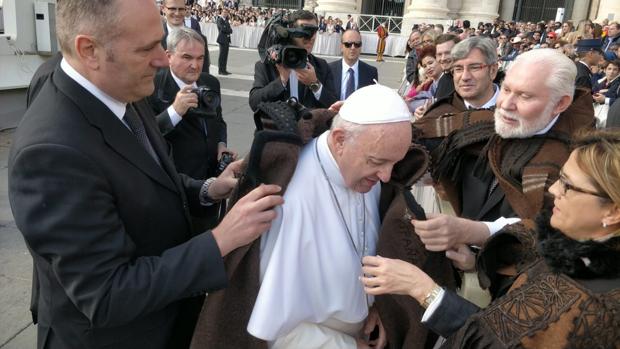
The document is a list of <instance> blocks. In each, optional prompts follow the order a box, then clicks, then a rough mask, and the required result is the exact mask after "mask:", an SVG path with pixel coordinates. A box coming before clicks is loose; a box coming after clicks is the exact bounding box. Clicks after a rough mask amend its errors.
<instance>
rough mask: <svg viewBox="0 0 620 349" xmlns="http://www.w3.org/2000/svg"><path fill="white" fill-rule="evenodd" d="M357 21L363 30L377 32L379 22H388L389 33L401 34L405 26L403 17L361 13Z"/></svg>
mask: <svg viewBox="0 0 620 349" xmlns="http://www.w3.org/2000/svg"><path fill="white" fill-rule="evenodd" d="M357 21H358V26H359V30H360V31H361V32H376V31H377V28H378V27H379V24H381V23H387V30H388V33H395V34H400V32H401V30H402V27H403V17H392V16H379V15H359V17H358V20H357Z"/></svg>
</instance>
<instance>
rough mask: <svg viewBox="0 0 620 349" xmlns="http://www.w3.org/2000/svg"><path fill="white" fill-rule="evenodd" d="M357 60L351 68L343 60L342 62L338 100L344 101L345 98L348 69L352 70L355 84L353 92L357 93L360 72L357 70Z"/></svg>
mask: <svg viewBox="0 0 620 349" xmlns="http://www.w3.org/2000/svg"><path fill="white" fill-rule="evenodd" d="M359 62H360V61H359V59H358V60H357V61H355V64H353V65H352V66H349V65H348V64H347V63H346V62H345V61H344V59H343V60H342V76H341V77H340V81H341V84H340V100H341V101H344V100H345V96H346V90H347V82H348V80H349V68H352V69H353V75H354V78H355V83H354V84H353V85H354V86H355V89H354V90H353V91H357V89H358V86H359V83H360V70H359Z"/></svg>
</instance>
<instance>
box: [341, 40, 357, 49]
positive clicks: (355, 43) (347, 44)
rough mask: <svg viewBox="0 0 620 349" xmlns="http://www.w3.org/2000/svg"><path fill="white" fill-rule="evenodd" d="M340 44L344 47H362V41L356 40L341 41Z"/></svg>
mask: <svg viewBox="0 0 620 349" xmlns="http://www.w3.org/2000/svg"><path fill="white" fill-rule="evenodd" d="M342 44H343V45H344V47H346V48H351V46H355V47H357V48H360V47H362V42H361V41H357V42H343V43H342Z"/></svg>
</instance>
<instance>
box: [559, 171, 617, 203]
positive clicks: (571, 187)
mask: <svg viewBox="0 0 620 349" xmlns="http://www.w3.org/2000/svg"><path fill="white" fill-rule="evenodd" d="M558 183H560V191H561V192H562V195H566V192H567V191H569V190H572V191H576V192H578V193H582V194H588V195H594V196H598V197H599V198H603V199H609V196H607V195H606V194H601V193H597V192H595V191H592V190H588V189H583V188H579V187H577V186H574V185H572V184H570V183H568V182H567V181H566V176H565V175H564V173H563V172H562V171H560V177H559V178H558Z"/></svg>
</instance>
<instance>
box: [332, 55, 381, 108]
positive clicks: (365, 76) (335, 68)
mask: <svg viewBox="0 0 620 349" xmlns="http://www.w3.org/2000/svg"><path fill="white" fill-rule="evenodd" d="M358 63H359V64H358V69H359V73H358V75H359V81H358V83H357V89H360V88H362V87H365V86H368V85H372V84H374V83H375V82H374V81H373V79H374V80H377V81H379V75H378V73H377V68H375V67H373V66H372V65H370V64H367V63H364V62H362V61H358ZM329 69H330V70H331V73H332V77H333V79H332V81H333V82H334V84H333V87H332V90H333V91H334V93H335V94H336V97H337V98H338V99H340V91H341V89H342V58H341V59H339V60H337V61H334V62H331V63H329ZM357 89H356V90H357Z"/></svg>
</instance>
